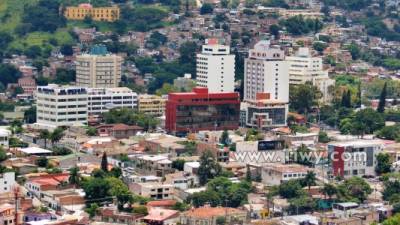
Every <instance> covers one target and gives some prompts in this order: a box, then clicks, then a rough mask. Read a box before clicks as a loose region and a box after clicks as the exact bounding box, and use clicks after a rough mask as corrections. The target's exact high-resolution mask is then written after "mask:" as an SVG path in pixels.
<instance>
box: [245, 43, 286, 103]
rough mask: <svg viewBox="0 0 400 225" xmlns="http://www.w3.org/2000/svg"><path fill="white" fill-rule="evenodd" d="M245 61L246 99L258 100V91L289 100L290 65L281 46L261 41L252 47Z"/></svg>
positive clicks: (275, 97) (278, 98) (281, 99)
mask: <svg viewBox="0 0 400 225" xmlns="http://www.w3.org/2000/svg"><path fill="white" fill-rule="evenodd" d="M244 63H245V68H244V99H245V100H256V96H257V93H269V94H270V96H271V99H275V100H280V101H283V102H288V101H289V65H288V63H287V62H286V61H285V54H284V52H283V51H282V50H281V49H280V48H279V47H275V46H271V45H270V42H269V41H260V42H258V43H257V44H256V45H254V48H253V49H250V51H249V56H248V58H247V59H245V61H244Z"/></svg>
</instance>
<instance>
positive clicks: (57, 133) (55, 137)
mask: <svg viewBox="0 0 400 225" xmlns="http://www.w3.org/2000/svg"><path fill="white" fill-rule="evenodd" d="M63 136H64V129H62V128H61V127H57V128H56V129H54V130H53V132H51V134H50V141H51V146H53V145H54V143H56V142H59V141H60V140H61V138H63Z"/></svg>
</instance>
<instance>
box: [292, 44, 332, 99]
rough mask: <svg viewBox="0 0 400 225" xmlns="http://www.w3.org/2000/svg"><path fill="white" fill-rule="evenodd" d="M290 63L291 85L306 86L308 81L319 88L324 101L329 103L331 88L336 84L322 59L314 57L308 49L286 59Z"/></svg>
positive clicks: (302, 49)
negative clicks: (325, 68) (324, 66)
mask: <svg viewBox="0 0 400 225" xmlns="http://www.w3.org/2000/svg"><path fill="white" fill-rule="evenodd" d="M286 61H288V63H289V83H290V84H293V85H297V84H304V83H306V82H307V81H309V82H311V83H312V84H313V85H315V86H317V87H318V88H319V89H320V91H321V92H322V95H323V99H322V100H323V101H324V102H326V101H329V99H330V94H329V86H331V85H334V84H335V80H333V79H330V78H329V76H328V71H324V70H323V68H322V66H323V64H322V59H321V58H319V57H313V56H312V55H311V53H310V50H309V49H308V48H300V49H299V51H298V52H297V53H296V55H295V56H289V57H286Z"/></svg>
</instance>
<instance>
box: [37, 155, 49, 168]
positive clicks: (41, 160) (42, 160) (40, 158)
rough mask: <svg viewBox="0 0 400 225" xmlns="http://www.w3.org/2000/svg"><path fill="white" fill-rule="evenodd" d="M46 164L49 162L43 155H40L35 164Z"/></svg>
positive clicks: (44, 165)
mask: <svg viewBox="0 0 400 225" xmlns="http://www.w3.org/2000/svg"><path fill="white" fill-rule="evenodd" d="M48 164H49V160H48V159H47V158H46V157H44V156H40V157H39V158H38V159H37V160H36V165H38V166H39V167H47V165H48Z"/></svg>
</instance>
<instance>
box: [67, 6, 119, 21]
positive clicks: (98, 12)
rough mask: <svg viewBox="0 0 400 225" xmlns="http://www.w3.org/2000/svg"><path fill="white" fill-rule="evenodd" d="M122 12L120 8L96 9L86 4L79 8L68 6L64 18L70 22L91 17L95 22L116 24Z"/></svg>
mask: <svg viewBox="0 0 400 225" xmlns="http://www.w3.org/2000/svg"><path fill="white" fill-rule="evenodd" d="M119 15H120V10H119V8H118V6H111V7H96V8H94V7H93V6H92V5H91V4H88V3H85V4H80V5H79V6H68V7H66V9H65V12H64V16H65V18H67V19H69V20H83V19H85V18H86V17H91V18H92V19H93V20H95V21H108V22H114V21H116V20H118V19H119Z"/></svg>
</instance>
